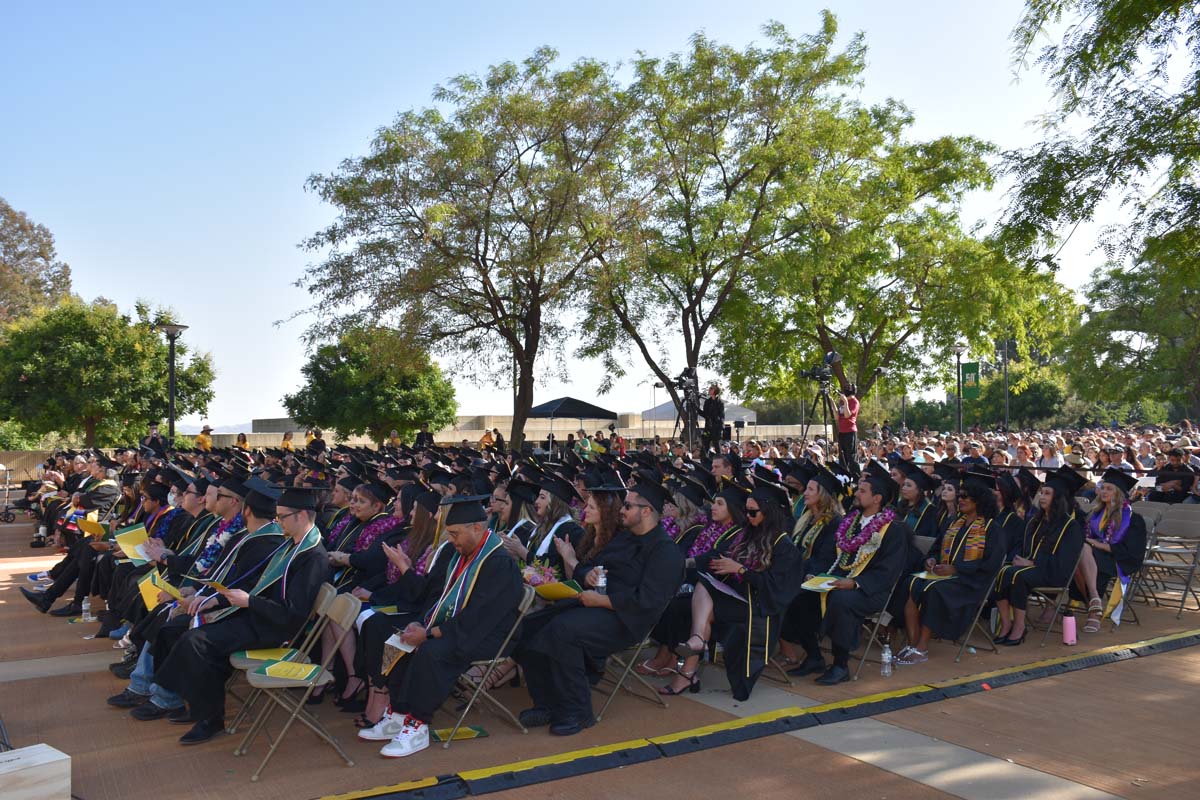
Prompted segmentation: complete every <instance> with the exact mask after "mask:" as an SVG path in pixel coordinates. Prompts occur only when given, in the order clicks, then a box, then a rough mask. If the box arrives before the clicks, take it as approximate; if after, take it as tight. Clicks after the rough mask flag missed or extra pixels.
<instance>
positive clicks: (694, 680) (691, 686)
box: [658, 636, 700, 697]
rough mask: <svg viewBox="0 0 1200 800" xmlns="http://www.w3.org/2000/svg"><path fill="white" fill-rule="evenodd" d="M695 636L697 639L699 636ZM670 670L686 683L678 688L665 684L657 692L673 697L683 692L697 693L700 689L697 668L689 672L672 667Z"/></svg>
mask: <svg viewBox="0 0 1200 800" xmlns="http://www.w3.org/2000/svg"><path fill="white" fill-rule="evenodd" d="M696 638H697V639H699V638H700V637H699V636H697V637H696ZM671 672H674V673H675V674H676V675H678V676H680V677H682V678H686V679H687V685H686V686H683V687H682V688H680V689H672V688H671V685H670V684H667V685H666V686H663V687H662V688H660V689H659V690H658V693H659V694H661V695H666V696H667V697H675V696H676V695H681V694H683V693H684V692H691V693H692V694H697V693H699V691H700V676H699V674H698V673H699V672H700V670H698V669H697V670H693V671H691V672H683V671H681V670H677V669H673V670H671Z"/></svg>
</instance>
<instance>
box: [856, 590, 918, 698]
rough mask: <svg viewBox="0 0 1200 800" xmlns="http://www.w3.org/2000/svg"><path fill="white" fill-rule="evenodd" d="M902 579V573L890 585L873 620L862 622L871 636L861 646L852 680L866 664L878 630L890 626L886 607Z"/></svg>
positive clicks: (889, 616) (869, 618)
mask: <svg viewBox="0 0 1200 800" xmlns="http://www.w3.org/2000/svg"><path fill="white" fill-rule="evenodd" d="M904 577H905V576H904V574H903V573H902V574H901V575H900V576H899V577H897V578H896V581H895V583H893V584H892V590H891V591H890V592H888V597H887V601H886V602H885V603H884V604H883V608H882V609H881V610H880V611H879V613H878V614H875V615H874V620H872V618H871V617H867V618H866V619H864V620H863V627H864V628H867V627H869V628H870V629H871V634H870V635H869V636H868V637H867V642H866V644H864V645H863V651H862V656H861V657H860V658H859V659H858V668H857V669H855V670H854V680H858V675H859V673H860V672H862V668H863V664H866V663H867V656H868V655H869V654H870V653H871V645H873V644H875V640H876V637H878V635H879V629H880V628H882V627H885V626H887V625H890V624H891V621H892V615H891V614H889V613H888V610H887V607H888V606H890V605H891V604H892V595H894V594H895V593H896V587H897V586H899V585H900V581H902V580H904Z"/></svg>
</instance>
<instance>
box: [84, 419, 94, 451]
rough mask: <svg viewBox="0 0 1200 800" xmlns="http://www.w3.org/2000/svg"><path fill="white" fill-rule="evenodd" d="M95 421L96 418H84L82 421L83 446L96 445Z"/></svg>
mask: <svg viewBox="0 0 1200 800" xmlns="http://www.w3.org/2000/svg"><path fill="white" fill-rule="evenodd" d="M96 423H97V420H95V419H91V418H88V419H85V420H84V421H83V446H84V447H95V446H96Z"/></svg>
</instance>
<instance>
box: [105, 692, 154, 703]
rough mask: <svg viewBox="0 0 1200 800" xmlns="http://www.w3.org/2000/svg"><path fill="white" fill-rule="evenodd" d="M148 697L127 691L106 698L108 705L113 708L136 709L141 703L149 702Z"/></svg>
mask: <svg viewBox="0 0 1200 800" xmlns="http://www.w3.org/2000/svg"><path fill="white" fill-rule="evenodd" d="M149 699H150V696H149V695H145V694H138V693H137V692H131V691H129V690H128V689H126V690H125V691H123V692H121V693H120V694H114V695H113V696H112V697H110V698H108V704H109V705H110V706H113V707H114V708H137V707H138V706H140V705H141V704H142V703H145V702H147V701H149Z"/></svg>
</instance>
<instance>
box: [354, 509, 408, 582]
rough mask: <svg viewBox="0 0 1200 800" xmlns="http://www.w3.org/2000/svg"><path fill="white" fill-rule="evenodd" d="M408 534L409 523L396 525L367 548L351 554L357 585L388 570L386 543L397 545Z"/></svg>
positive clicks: (392, 545)
mask: <svg viewBox="0 0 1200 800" xmlns="http://www.w3.org/2000/svg"><path fill="white" fill-rule="evenodd" d="M407 535H408V526H407V525H403V524H401V525H396V526H395V527H394V528H392V529H391V530H390V531H386V532H384V534H383V535H382V536H379V537H378V538H376V539H375V541H373V542H371V546H370V547H368V548H367V549H366V550H362V551H360V552H358V553H351V554H350V566H351V567H352V568H353V569H354V574H353V576H352V580H353V583H354V585H355V586H362V585H363V584H364V583H365V582H367V581H369V580H371V578H373V577H375V576H376V575H379V574H381V573H386V572H387V565H388V560H387V553H384V552H383V546H384V544H387V545H389V546H391V547H395V546H396V545H397V544H399V543H400V542H401V541H403V539H404V537H405V536H407Z"/></svg>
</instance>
